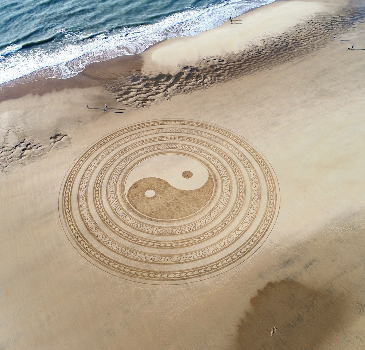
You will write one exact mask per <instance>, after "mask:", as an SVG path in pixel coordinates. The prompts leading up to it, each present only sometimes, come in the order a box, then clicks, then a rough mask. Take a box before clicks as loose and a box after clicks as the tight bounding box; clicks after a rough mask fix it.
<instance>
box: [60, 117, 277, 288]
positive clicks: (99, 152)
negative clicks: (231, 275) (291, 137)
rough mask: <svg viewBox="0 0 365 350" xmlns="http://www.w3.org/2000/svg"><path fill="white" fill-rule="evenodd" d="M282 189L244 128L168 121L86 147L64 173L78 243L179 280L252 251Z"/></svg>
mask: <svg viewBox="0 0 365 350" xmlns="http://www.w3.org/2000/svg"><path fill="white" fill-rule="evenodd" d="M278 197H279V193H278V185H277V180H276V178H275V175H274V172H273V170H272V169H271V167H270V165H269V163H268V162H267V161H266V160H265V159H264V157H263V156H262V155H260V153H259V152H258V151H257V150H255V148H254V147H252V145H250V144H249V143H247V142H246V141H245V140H243V139H242V138H240V137H239V136H237V135H235V134H233V133H231V132H229V131H227V130H225V129H222V128H220V127H217V126H215V125H211V124H206V123H201V122H194V121H187V120H161V121H152V122H145V123H139V124H135V125H131V126H129V127H126V128H123V129H121V130H118V131H116V132H114V133H112V134H110V135H108V136H106V137H105V138H103V139H101V140H100V141H98V142H97V143H95V144H94V145H92V146H91V147H90V148H89V149H87V150H86V151H85V152H84V153H83V154H82V155H81V157H80V158H79V159H77V160H76V162H75V164H74V165H73V166H72V168H71V170H70V171H69V173H68V174H67V176H66V178H65V181H64V184H63V187H62V189H61V193H60V206H59V207H60V216H61V220H62V223H63V224H64V227H65V231H66V232H67V234H68V237H69V239H70V241H71V243H72V244H73V245H74V246H75V247H76V248H77V250H78V251H79V252H80V253H81V254H82V255H83V256H84V257H85V258H86V259H88V260H89V261H91V262H92V263H93V264H95V265H96V266H98V267H100V268H101V269H103V270H105V271H107V272H109V273H112V274H114V275H117V276H120V277H123V278H126V279H130V280H134V281H138V282H145V283H159V284H160V283H162V284H163V283H168V284H178V283H187V282H196V281H199V280H202V279H206V278H209V277H212V276H215V275H218V274H221V273H222V272H224V271H227V270H228V269H230V268H232V267H234V266H236V265H237V264H239V263H241V262H242V261H244V260H245V259H247V258H248V257H249V256H250V255H251V254H252V253H253V252H255V251H256V250H257V249H258V248H259V247H260V246H261V244H262V243H263V242H264V240H265V239H266V237H267V235H268V234H269V232H270V231H271V229H272V227H273V225H274V223H275V220H276V217H277V214H278V208H279V205H278Z"/></svg>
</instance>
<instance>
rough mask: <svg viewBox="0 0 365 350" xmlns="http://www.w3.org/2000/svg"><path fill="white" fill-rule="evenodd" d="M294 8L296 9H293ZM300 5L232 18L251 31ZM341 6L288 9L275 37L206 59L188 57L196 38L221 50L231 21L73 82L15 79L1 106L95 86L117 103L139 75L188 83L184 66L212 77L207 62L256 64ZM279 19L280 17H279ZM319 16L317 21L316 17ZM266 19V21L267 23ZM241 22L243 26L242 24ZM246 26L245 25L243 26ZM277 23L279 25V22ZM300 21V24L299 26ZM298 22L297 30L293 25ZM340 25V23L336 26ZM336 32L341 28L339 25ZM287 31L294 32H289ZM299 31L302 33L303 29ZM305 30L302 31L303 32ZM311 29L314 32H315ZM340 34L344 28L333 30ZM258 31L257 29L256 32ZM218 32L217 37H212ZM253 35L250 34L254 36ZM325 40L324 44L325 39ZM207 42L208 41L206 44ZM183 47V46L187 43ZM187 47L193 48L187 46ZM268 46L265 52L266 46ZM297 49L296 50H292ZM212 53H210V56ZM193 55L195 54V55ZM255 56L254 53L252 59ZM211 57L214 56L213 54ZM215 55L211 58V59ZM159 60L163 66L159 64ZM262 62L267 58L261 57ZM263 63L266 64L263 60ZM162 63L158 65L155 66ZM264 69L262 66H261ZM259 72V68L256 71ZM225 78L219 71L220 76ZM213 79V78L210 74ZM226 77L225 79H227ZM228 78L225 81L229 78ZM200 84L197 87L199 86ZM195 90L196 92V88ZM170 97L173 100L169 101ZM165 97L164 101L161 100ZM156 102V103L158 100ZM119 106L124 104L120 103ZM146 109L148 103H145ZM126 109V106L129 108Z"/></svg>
mask: <svg viewBox="0 0 365 350" xmlns="http://www.w3.org/2000/svg"><path fill="white" fill-rule="evenodd" d="M296 3H297V4H296ZM311 3H315V4H322V2H309V3H308V4H311ZM343 3H344V2H343V1H340V2H339V4H343ZM298 4H302V5H303V4H306V2H305V1H300V0H299V1H298V0H292V1H283V0H277V1H275V2H274V3H271V4H268V5H264V6H261V7H259V8H256V9H251V10H249V11H248V12H245V13H244V14H242V15H240V16H238V17H236V18H235V19H236V20H239V21H240V25H242V24H245V28H246V27H247V28H249V26H250V25H252V23H255V21H257V20H256V18H257V17H259V16H261V17H262V21H265V16H266V17H267V16H270V14H269V12H270V11H271V9H274V10H275V9H276V10H277V13H275V16H279V18H280V11H281V9H280V8H279V7H283V8H284V6H286V7H289V6H288V5H290V6H291V7H292V8H293V9H295V7H296V6H297V5H298ZM339 4H333V3H331V6H329V5H328V3H327V2H324V5H321V6H322V7H318V9H317V10H316V11H314V13H313V11H309V12H308V14H305V15H303V18H302V20H301V21H299V22H298V18H299V17H298V18H290V13H291V12H292V10H291V9H289V10H288V16H289V19H290V21H289V24H284V26H283V25H281V27H280V26H279V28H278V29H277V30H276V32H274V33H273V32H272V29H271V28H268V31H267V32H265V31H263V32H261V34H259V35H255V36H254V37H251V38H250V37H248V38H247V39H244V41H243V44H240V46H237V45H233V46H232V44H230V46H228V47H227V45H226V44H225V46H226V48H225V49H223V51H222V49H218V50H220V51H211V50H210V49H208V51H207V54H204V53H203V54H198V55H197V54H196V53H194V54H193V55H192V54H191V51H192V48H193V47H194V46H195V47H196V46H197V45H198V47H199V45H200V42H199V41H201V40H200V38H202V41H203V42H204V41H207V42H208V47H217V46H218V47H219V46H220V44H218V45H216V43H215V40H214V38H215V36H216V35H218V37H219V38H220V40H222V41H225V40H226V38H227V37H229V36H230V35H231V34H232V33H229V32H228V31H227V28H228V29H232V28H230V23H229V21H227V22H225V23H223V24H222V25H220V26H219V27H216V28H214V29H211V30H208V31H206V32H202V33H199V34H197V35H195V36H192V37H178V38H172V39H167V40H164V41H162V42H159V43H156V44H154V45H152V46H150V47H148V48H147V49H146V50H145V51H144V52H142V53H141V54H138V55H125V56H119V57H116V58H113V59H110V60H107V61H102V62H96V63H91V64H89V65H87V66H86V67H85V69H84V70H83V71H82V72H81V73H79V74H78V75H76V76H74V77H71V78H67V79H58V78H55V79H51V78H50V79H42V78H40V79H39V78H37V72H34V73H32V74H30V75H28V76H24V77H21V78H18V79H15V80H13V81H10V82H8V83H4V84H1V85H0V102H2V101H6V100H8V99H16V98H19V97H22V96H25V95H27V94H30V93H31V94H35V95H39V96H42V95H43V94H45V93H47V92H49V91H61V90H63V89H73V88H88V87H94V86H104V87H106V88H107V89H108V90H109V91H111V92H113V93H116V94H117V93H119V97H118V96H117V100H118V99H119V100H120V97H121V96H123V95H124V94H125V93H126V91H125V90H126V89H124V90H123V89H122V88H121V85H124V84H127V85H129V86H130V87H131V88H132V90H133V85H136V84H133V83H132V84H131V82H130V80H135V79H136V76H138V75H140V76H142V77H143V79H146V80H151V81H152V82H154V81H155V80H156V78H157V80H158V79H159V74H160V73H161V74H163V75H164V77H163V79H165V78H166V76H172V77H173V78H172V79H173V81H168V83H172V84H173V85H175V82H176V78H178V80H179V76H180V75H181V76H186V75H187V76H188V78H189V79H191V78H192V77H191V76H190V75H189V74H187V73H186V69H185V72H184V69H182V68H186V66H188V67H189V68H192V69H193V70H196V69H197V70H199V68H203V72H202V74H212V72H209V71H208V72H206V71H205V69H204V68H206V67H204V66H210V65H207V63H209V61H208V62H207V60H210V59H211V61H219V62H218V63H222V64H223V65H224V64H225V63H226V62H230V63H232V62H233V61H235V60H237V59H238V60H240V57H238V56H239V55H245V54H246V55H247V56H252V57H255V58H254V59H256V58H257V57H258V56H260V55H261V54H262V52H267V51H270V50H274V51H275V52H274V54H277V53H278V52H279V51H280V49H284V50H286V48H285V47H284V48H283V47H281V48H280V47H277V46H278V45H277V43H274V42H275V40H276V41H279V42H280V41H281V40H282V39H285V37H284V38H283V35H284V36H285V34H286V33H287V34H288V35H289V36H292V40H293V41H300V40H303V39H304V37H303V36H302V37H301V36H300V35H298V36H297V38H296V37H295V36H296V33H295V32H293V30H295V27H298V25H300V23H301V22H302V23H303V22H304V21H305V20H306V18H308V19H309V18H312V17H313V16H314V17H316V16H315V12H318V11H319V10H320V9H322V10H324V9H325V8H326V7H325V6H327V8H328V9H331V7H334V8H339V7H340V5H339ZM332 10H333V9H332ZM265 12H266V13H267V15H266V14H265ZM262 13H264V15H261V14H262ZM299 13H301V11H300V10H299V12H298V15H295V16H300V15H299ZM281 16H282V14H281ZM317 17H318V16H317ZM251 18H253V21H252V20H251V22H252V23H250V19H251ZM268 19H270V18H268ZM242 20H243V21H244V22H243V23H242ZM246 22H247V25H246ZM279 22H280V21H279ZM297 22H298V23H297ZM318 22H320V18H318ZM294 23H296V25H295V24H294ZM338 24H340V23H338ZM236 27H237V26H236ZM339 27H340V26H339ZM291 28H292V29H293V30H291ZM301 29H303V28H301ZM304 29H305V28H304ZM314 29H315V28H313V30H314ZM337 29H340V31H341V30H343V29H344V28H337ZM259 30H261V29H259ZM313 30H312V33H311V32H310V28H309V32H308V33H306V34H305V35H311V34H313ZM335 30H336V28H332V31H333V32H334V33H335ZM225 31H226V32H227V34H225ZM240 32H242V30H240ZM214 33H217V34H214ZM252 33H253V32H252ZM336 34H338V32H336ZM237 35H240V36H242V34H240V33H238V34H237ZM330 36H331V34H329V37H330ZM329 37H328V36H327V38H326V39H327V41H328V38H329ZM205 38H207V39H205ZM323 39H325V33H323ZM269 41H271V42H272V45H273V46H275V47H271V48H270V47H268V42H269ZM186 43H187V44H186ZM190 43H191V44H190ZM184 45H190V46H191V47H189V46H187V47H186V48H184ZM286 45H289V43H287V44H286ZM176 46H178V47H180V46H181V48H180V49H178V50H177V51H179V50H183V51H184V52H186V51H188V52H190V54H189V55H190V57H191V58H188V61H186V58H184V57H179V55H178V54H177V55H176V54H175V53H174V51H176V50H175V47H176ZM265 46H266V47H265ZM294 49H296V48H294ZM209 50H210V51H209ZM193 51H194V50H193ZM255 51H256V54H255ZM214 52H215V53H214ZM212 53H213V54H212ZM156 56H157V60H156ZM163 57H169V59H170V60H171V58H172V60H173V61H172V62H170V63H168V62H166V60H165V59H164V58H163ZM161 58H162V61H161ZM265 59H266V58H265ZM265 59H264V60H265ZM159 61H160V62H159ZM251 63H252V62H247V64H251ZM264 65H265V64H263V66H264ZM254 66H255V64H254V65H253V66H252V72H254V71H255V70H256V68H255V67H254ZM262 68H264V67H262ZM215 69H217V70H219V71H220V72H219V75H222V71H224V70H225V68H224V67H222V65H219V67H215ZM260 69H261V68H260ZM238 70H239V69H237V70H236V72H235V75H237V73H238ZM224 74H225V73H224V72H223V75H224ZM243 74H247V70H245V72H244V73H243ZM213 75H214V73H213ZM228 75H229V74H228ZM228 79H229V78H228ZM210 80H213V81H214V82H215V81H216V79H215V78H214V77H213V79H210ZM218 80H219V81H222V79H218ZM225 80H227V77H226V78H224V79H223V81H225ZM197 85H199V84H197ZM202 85H205V84H204V83H203V84H202ZM197 88H199V87H197ZM164 89H166V86H165V87H164ZM168 97H171V96H168ZM162 98H164V97H162ZM159 99H160V98H159ZM121 102H123V99H122V101H121ZM144 102H146V101H139V102H137V103H134V104H132V105H135V106H144V105H146V103H144ZM147 104H148V103H147ZM127 105H128V103H127Z"/></svg>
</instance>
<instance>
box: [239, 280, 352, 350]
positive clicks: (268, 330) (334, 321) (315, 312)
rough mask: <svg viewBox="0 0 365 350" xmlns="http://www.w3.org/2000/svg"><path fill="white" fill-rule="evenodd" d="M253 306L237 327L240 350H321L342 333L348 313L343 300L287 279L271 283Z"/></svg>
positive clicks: (262, 291) (254, 300) (255, 300)
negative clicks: (320, 346)
mask: <svg viewBox="0 0 365 350" xmlns="http://www.w3.org/2000/svg"><path fill="white" fill-rule="evenodd" d="M251 305H252V307H253V311H252V312H250V313H247V314H246V316H245V318H244V319H242V320H241V322H240V324H239V325H238V337H237V347H236V348H237V350H239V349H250V350H259V349H260V350H261V349H262V350H263V349H278V350H279V349H280V350H283V349H288V350H289V349H290V350H292V349H318V348H319V345H320V344H321V343H322V342H323V340H324V339H326V338H327V337H330V336H331V335H332V334H334V333H335V332H340V331H341V325H342V323H343V320H344V319H345V318H346V314H347V312H348V311H347V305H346V302H344V300H343V299H342V298H340V297H334V296H333V295H331V294H330V293H329V292H327V291H318V290H313V289H311V288H308V287H306V286H304V285H302V284H300V283H298V282H292V281H284V280H283V281H279V282H274V283H271V282H270V283H268V284H267V285H266V286H265V287H264V288H263V289H262V290H259V291H258V293H257V295H256V296H255V297H254V298H252V299H251ZM274 328H275V331H274V332H273V329H274ZM273 333H274V334H273Z"/></svg>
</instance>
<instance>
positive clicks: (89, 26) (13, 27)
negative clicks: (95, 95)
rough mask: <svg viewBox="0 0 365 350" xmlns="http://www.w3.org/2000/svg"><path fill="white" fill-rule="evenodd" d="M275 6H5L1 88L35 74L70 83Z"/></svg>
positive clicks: (157, 0) (206, 2)
mask: <svg viewBox="0 0 365 350" xmlns="http://www.w3.org/2000/svg"><path fill="white" fill-rule="evenodd" d="M273 1H274V0H240V1H239V0H228V1H222V0H179V1H171V0H153V1H151V0H150V1H147V0H133V1H131V0H103V1H102V0H37V1H36V0H23V1H16V0H1V1H0V15H1V16H0V84H2V83H5V82H9V81H12V80H14V79H17V78H20V77H23V76H27V75H29V74H31V73H34V72H37V73H38V76H41V77H44V78H68V77H71V76H74V75H76V74H78V73H79V72H81V71H82V70H83V69H84V67H85V66H86V65H87V64H89V63H91V62H96V61H105V60H107V59H110V58H114V57H116V56H122V55H130V54H138V53H140V52H142V51H144V50H145V49H146V48H147V47H149V46H151V45H153V44H155V43H157V42H159V41H162V40H165V39H167V38H171V37H177V36H191V35H195V34H197V33H200V32H202V31H205V30H209V29H212V28H214V27H216V26H218V25H220V24H222V23H223V22H224V21H226V20H228V19H229V17H235V16H238V15H240V14H242V13H244V12H247V11H249V10H250V9H253V8H257V7H259V6H263V5H266V4H269V3H271V2H273Z"/></svg>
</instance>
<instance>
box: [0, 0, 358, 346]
mask: <svg viewBox="0 0 365 350" xmlns="http://www.w3.org/2000/svg"><path fill="white" fill-rule="evenodd" d="M364 16H365V9H364V6H363V5H362V6H361V3H360V2H358V3H355V2H351V3H347V2H345V1H277V2H275V3H272V4H270V5H266V6H264V7H262V8H259V9H256V10H253V11H250V12H248V13H246V14H243V15H242V16H240V17H238V18H235V19H233V23H230V22H229V21H228V22H226V23H224V24H223V25H222V26H220V27H217V28H215V29H213V30H210V31H207V32H203V33H200V34H198V35H197V36H195V37H188V38H176V39H171V40H166V41H164V42H161V43H159V44H157V45H155V46H153V47H150V48H149V49H147V50H146V51H145V52H144V53H142V54H141V55H139V56H131V57H120V58H116V59H113V60H110V61H107V62H102V63H95V64H92V65H90V66H88V67H87V68H86V69H85V71H84V72H83V73H81V74H80V75H78V76H76V77H74V78H70V79H67V80H46V81H37V82H28V83H24V84H20V83H16V82H15V83H13V84H8V85H7V86H4V87H3V88H2V89H1V90H0V140H2V141H1V148H0V218H1V220H0V221H1V225H0V239H1V248H0V261H1V264H0V285H1V289H0V349H57V350H58V349H68V350H73V349H75V350H76V349H95V350H101V349H108V350H111V349H128V350H137V349H151V350H152V349H156V350H157V349H158V350H160V349H171V350H175V349H176V350H177V349H187V350H188V349H189V350H191V349H206V350H208V349H209V350H213V349H217V350H218V349H222V350H223V349H224V350H227V349H232V350H241V349H249V350H256V349H257V350H258V349H288V350H292V349H308V350H309V349H331V350H334V349H338V350H340V349H341V350H343V349H363V348H364V346H365V335H364V328H365V297H364V296H365V283H364V280H365V279H364V277H365V273H364V272H365V259H364V247H365V236H364V231H365V217H364V208H365V196H364V195H363V192H364V190H365V185H364V178H365V163H364V161H363V159H364V156H365V138H364V135H365V121H364V111H365V99H364V96H365V69H364V66H365V23H364ZM105 105H106V106H107V107H106V108H105ZM87 106H88V107H89V108H88V107H87ZM151 169H152V170H153V171H152V170H151ZM175 171H176V172H177V173H178V174H180V175H182V176H180V178H179V177H178V176H176V173H175ZM156 179H157V180H156ZM189 181H190V182H189ZM159 190H161V191H162V190H163V191H162V192H163V193H162V192H161V193H162V194H161V195H160V194H159V192H158V191H159ZM150 203H153V204H150ZM166 203H167V204H166ZM243 248H244V249H245V250H243Z"/></svg>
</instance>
